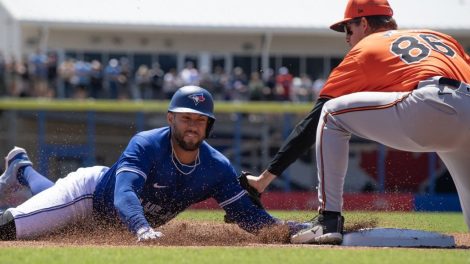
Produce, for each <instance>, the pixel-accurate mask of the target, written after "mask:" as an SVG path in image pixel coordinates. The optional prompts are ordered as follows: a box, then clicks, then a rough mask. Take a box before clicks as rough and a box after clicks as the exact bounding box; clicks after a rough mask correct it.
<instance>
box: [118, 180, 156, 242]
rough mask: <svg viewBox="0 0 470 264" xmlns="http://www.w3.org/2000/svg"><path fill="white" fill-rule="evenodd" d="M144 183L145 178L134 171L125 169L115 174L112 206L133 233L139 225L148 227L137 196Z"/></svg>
mask: <svg viewBox="0 0 470 264" xmlns="http://www.w3.org/2000/svg"><path fill="white" fill-rule="evenodd" d="M144 183H145V179H144V178H143V177H142V176H140V175H139V174H137V173H134V172H129V171H125V172H121V173H119V174H118V175H117V176H116V186H115V189H114V207H115V208H116V210H117V212H118V214H119V217H120V218H121V221H122V222H123V223H125V224H126V225H127V227H128V229H129V230H130V231H131V232H133V233H136V232H137V230H138V229H140V228H141V227H150V224H149V223H148V221H147V219H146V218H145V216H144V210H143V208H142V205H141V203H140V200H139V197H138V196H137V193H139V192H140V191H141V190H142V188H143V186H144Z"/></svg>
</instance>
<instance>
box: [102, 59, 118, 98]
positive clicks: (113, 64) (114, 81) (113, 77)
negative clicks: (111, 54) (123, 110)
mask: <svg viewBox="0 0 470 264" xmlns="http://www.w3.org/2000/svg"><path fill="white" fill-rule="evenodd" d="M119 74H121V66H120V65H119V61H118V60H117V59H115V58H112V59H110V60H109V62H108V65H107V66H106V68H105V69H104V79H105V81H106V86H105V88H106V89H107V90H108V93H109V95H108V98H110V99H117V98H118V78H119Z"/></svg>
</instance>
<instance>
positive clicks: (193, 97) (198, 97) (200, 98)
mask: <svg viewBox="0 0 470 264" xmlns="http://www.w3.org/2000/svg"><path fill="white" fill-rule="evenodd" d="M188 97H189V98H191V100H193V101H194V105H198V104H199V103H202V102H204V101H205V100H206V98H205V97H204V94H203V93H196V94H191V95H189V96H188Z"/></svg>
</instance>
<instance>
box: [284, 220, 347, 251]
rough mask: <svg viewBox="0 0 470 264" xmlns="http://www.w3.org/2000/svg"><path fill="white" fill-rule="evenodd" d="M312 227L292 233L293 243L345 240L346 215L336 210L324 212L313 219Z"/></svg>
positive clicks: (337, 242)
mask: <svg viewBox="0 0 470 264" xmlns="http://www.w3.org/2000/svg"><path fill="white" fill-rule="evenodd" d="M311 221H312V225H313V226H312V227H311V228H307V229H303V230H300V231H299V232H297V233H296V234H294V235H292V236H291V238H290V241H291V243H292V244H332V245H338V244H341V242H343V225H344V217H343V216H342V215H341V214H340V213H336V212H322V213H320V214H319V215H317V216H316V217H314V218H313V219H312V220H311Z"/></svg>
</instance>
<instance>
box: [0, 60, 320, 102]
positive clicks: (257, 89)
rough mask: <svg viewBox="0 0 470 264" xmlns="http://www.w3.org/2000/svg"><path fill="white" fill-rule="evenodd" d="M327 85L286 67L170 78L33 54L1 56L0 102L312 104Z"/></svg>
mask: <svg viewBox="0 0 470 264" xmlns="http://www.w3.org/2000/svg"><path fill="white" fill-rule="evenodd" d="M323 83H324V80H323V79H321V78H320V79H316V80H312V79H311V77H310V76H308V75H307V74H302V75H301V76H293V75H292V74H291V73H289V70H288V68H286V67H281V68H279V69H277V70H276V71H275V70H273V69H269V70H268V71H266V72H257V71H255V72H251V73H246V72H244V70H243V69H242V68H241V67H234V68H233V69H232V71H231V72H230V73H226V72H225V71H224V69H223V68H222V67H219V66H216V67H214V70H213V71H212V72H201V71H199V70H198V69H197V68H196V67H195V65H194V64H193V63H192V62H191V61H188V62H186V64H185V67H184V68H183V69H182V70H181V71H179V72H178V71H177V70H176V69H175V68H172V69H170V70H168V71H167V72H164V71H163V70H162V69H161V68H160V65H159V64H158V63H154V64H153V65H151V66H149V65H145V64H142V65H140V66H139V67H137V69H133V68H132V67H131V64H130V62H129V59H128V58H126V57H121V58H111V59H110V60H109V61H108V63H107V64H106V65H103V64H102V63H101V62H100V61H97V60H92V61H82V60H77V59H73V58H67V59H65V60H64V61H63V62H59V61H58V59H57V56H56V54H54V53H50V54H43V53H39V52H38V53H34V54H30V55H29V56H27V57H26V58H25V59H24V60H23V61H15V60H11V61H6V60H5V58H4V57H3V56H2V55H1V54H0V96H7V97H46V98H76V99H84V98H97V99H123V100H148V99H169V98H171V96H172V95H173V93H174V92H175V91H176V90H177V89H178V88H179V87H181V86H184V85H200V86H202V87H205V88H207V89H208V90H209V91H210V92H211V93H212V94H214V96H215V99H216V100H226V101H231V100H239V101H295V102H298V101H306V102H312V101H313V100H315V99H316V96H317V94H318V92H319V90H320V89H321V88H322V86H323Z"/></svg>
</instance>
